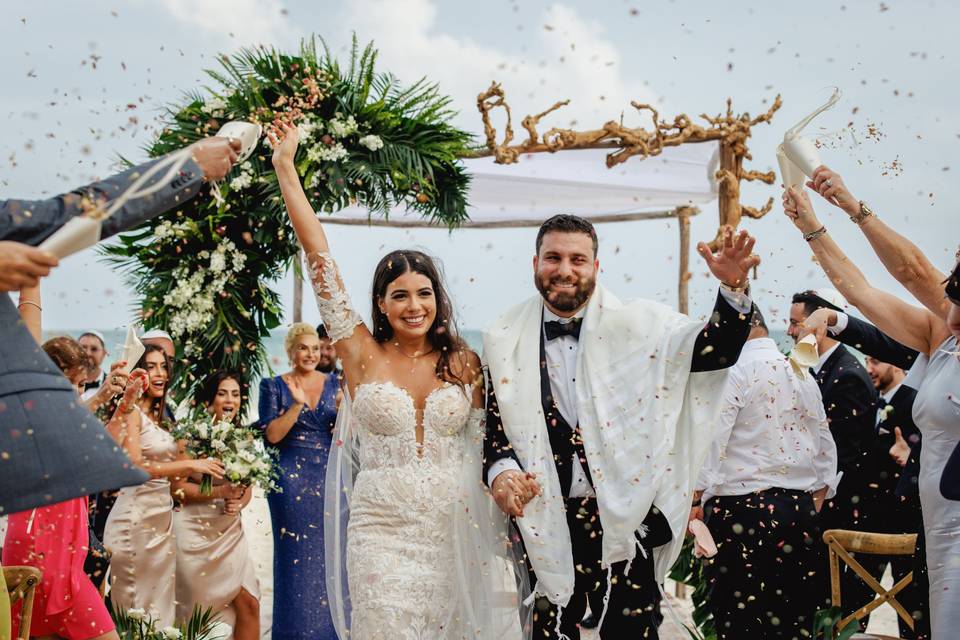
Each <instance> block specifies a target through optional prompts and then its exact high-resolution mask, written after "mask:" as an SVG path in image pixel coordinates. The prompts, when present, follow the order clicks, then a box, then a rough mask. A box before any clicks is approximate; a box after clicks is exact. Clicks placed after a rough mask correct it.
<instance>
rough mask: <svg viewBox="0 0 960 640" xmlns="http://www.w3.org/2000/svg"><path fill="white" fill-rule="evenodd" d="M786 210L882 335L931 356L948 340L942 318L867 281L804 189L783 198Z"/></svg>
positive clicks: (837, 282)
mask: <svg viewBox="0 0 960 640" xmlns="http://www.w3.org/2000/svg"><path fill="white" fill-rule="evenodd" d="M828 197H829V196H828ZM783 208H784V211H785V212H786V214H787V216H788V217H789V218H790V219H791V220H793V223H794V224H795V225H796V226H797V228H798V229H800V231H802V232H803V233H804V235H805V237H807V239H808V243H809V245H810V248H811V249H812V250H813V252H814V254H815V255H816V256H817V260H818V261H819V263H820V266H821V267H822V268H823V270H824V272H826V274H827V276H828V277H829V278H830V281H831V282H833V284H834V286H835V287H836V288H837V290H838V291H840V293H842V294H843V297H844V298H846V299H847V300H848V301H849V302H850V304H852V305H853V306H855V307H857V308H858V309H859V310H860V311H861V312H862V313H863V314H864V315H865V316H866V317H867V319H868V320H870V322H872V323H873V324H875V325H876V326H877V327H878V328H879V329H880V330H881V331H883V332H884V333H886V334H887V335H889V336H890V337H891V338H893V339H894V340H896V341H897V342H900V343H902V344H905V345H907V346H908V347H911V348H913V349H916V350H917V351H922V352H923V353H927V354H929V353H930V352H932V351H933V350H934V349H936V348H937V346H938V345H939V344H940V343H941V342H943V340H945V339H946V338H947V336H948V334H949V332H948V331H947V327H946V324H945V323H944V322H943V320H941V319H940V318H939V317H938V316H936V315H934V314H933V313H932V312H930V311H928V310H927V309H922V308H919V307H915V306H913V305H910V304H907V303H906V302H904V301H903V300H901V299H900V298H898V297H896V296H895V295H892V294H890V293H887V292H886V291H882V290H880V289H877V288H876V287H874V286H872V285H871V284H870V283H869V282H868V281H867V279H866V277H864V275H863V272H861V271H860V269H859V268H857V266H856V265H855V264H854V263H853V262H851V261H850V259H849V258H848V257H847V256H846V254H845V253H844V252H843V250H842V249H840V246H839V245H837V243H836V242H834V240H833V238H831V237H830V235H829V234H828V233H826V229H825V228H824V226H823V225H822V224H820V221H819V220H818V219H817V216H816V214H815V213H814V211H813V206H812V205H811V204H810V198H809V197H808V196H807V194H806V193H805V192H804V191H803V190H802V189H798V188H796V187H790V188H789V189H787V190H786V191H785V192H784V194H783ZM942 295H943V294H942V293H941V296H942Z"/></svg>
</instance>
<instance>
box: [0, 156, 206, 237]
mask: <svg viewBox="0 0 960 640" xmlns="http://www.w3.org/2000/svg"><path fill="white" fill-rule="evenodd" d="M160 160H161V159H157V160H153V161H151V162H147V163H145V164H141V165H138V166H136V167H133V168H131V169H127V170H126V171H124V172H122V173H118V174H116V175H114V176H110V177H109V178H106V179H105V180H101V181H99V182H94V183H93V184H89V185H87V186H85V187H80V188H78V189H75V190H73V191H71V192H70V193H65V194H62V195H59V196H56V197H53V198H47V199H45V200H2V201H0V240H12V241H15V242H22V243H24V244H29V245H33V246H36V245H39V244H40V243H41V242H43V241H44V240H46V239H47V238H48V237H49V236H50V235H52V234H53V232H54V231H56V230H57V229H59V228H60V227H62V226H63V225H64V223H66V222H67V220H69V219H70V218H73V217H75V216H78V215H80V214H82V213H83V212H84V211H85V206H89V205H88V204H86V202H102V201H106V202H109V201H111V200H113V199H114V198H116V197H117V196H119V195H120V194H121V193H123V192H124V191H125V190H126V189H127V187H129V186H130V185H131V184H132V183H133V182H134V181H135V180H136V179H137V178H139V177H140V176H141V175H142V174H143V172H144V171H146V170H148V169H149V168H150V167H152V166H153V165H154V164H156V163H157V162H159V161H160ZM165 173H166V171H160V172H159V173H158V175H156V176H154V178H153V180H152V181H151V182H148V183H147V184H148V185H150V184H155V181H156V180H159V179H161V178H163V177H164V175H163V174H165ZM202 181H203V172H202V171H201V170H200V167H199V166H197V163H196V162H194V161H193V160H189V161H188V162H187V163H186V164H185V165H184V166H183V167H182V168H181V170H180V172H179V174H178V175H176V176H174V178H173V179H172V180H171V181H170V183H169V184H167V185H165V186H164V187H163V188H162V189H160V190H159V191H157V192H156V193H153V194H151V195H149V196H146V197H144V198H140V199H137V200H131V201H129V202H127V203H126V204H125V205H124V206H123V207H121V208H120V210H118V211H117V212H116V213H114V214H113V216H111V217H110V218H109V219H107V220H105V221H104V223H103V231H102V235H101V238H108V237H110V236H112V235H114V234H115V233H118V232H120V231H124V230H126V229H131V228H133V227H136V226H139V225H140V224H142V223H144V222H146V221H147V220H149V219H150V218H153V217H154V216H157V215H159V214H161V213H163V212H165V211H168V210H170V209H173V208H174V207H176V206H178V205H180V204H181V203H184V202H186V201H187V200H189V199H190V198H192V197H193V196H195V195H196V194H197V191H198V190H199V189H200V185H201V183H202ZM85 201H86V202H85Z"/></svg>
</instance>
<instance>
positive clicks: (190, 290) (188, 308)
mask: <svg viewBox="0 0 960 640" xmlns="http://www.w3.org/2000/svg"><path fill="white" fill-rule="evenodd" d="M197 257H198V258H200V259H201V260H209V262H208V264H207V267H206V268H204V267H198V268H197V269H196V270H195V271H193V272H192V273H191V272H190V266H189V265H183V266H181V267H179V268H178V269H177V270H176V271H174V273H173V279H174V281H175V282H176V286H175V287H174V288H173V290H172V291H170V292H169V293H168V294H167V295H165V296H164V297H163V303H164V304H165V305H167V306H168V307H170V308H171V313H170V326H169V328H170V333H171V334H172V335H173V337H174V338H179V337H181V336H184V335H186V334H190V333H195V332H197V331H202V330H203V329H205V328H207V326H209V324H210V322H212V321H213V318H214V314H215V309H216V298H217V294H218V293H219V292H220V291H223V290H224V288H225V287H226V284H227V282H228V281H229V280H230V278H231V277H232V276H233V274H234V273H238V272H240V271H242V270H243V267H244V265H245V264H246V261H247V257H246V256H245V255H244V254H243V253H242V252H241V251H240V250H238V249H237V246H236V245H235V244H234V243H233V241H231V240H228V239H225V240H223V241H222V242H221V243H220V244H219V245H218V246H217V248H216V250H214V251H212V252H210V251H201V252H200V253H199V254H197Z"/></svg>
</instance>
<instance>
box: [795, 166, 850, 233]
mask: <svg viewBox="0 0 960 640" xmlns="http://www.w3.org/2000/svg"><path fill="white" fill-rule="evenodd" d="M806 186H807V187H809V188H810V189H813V190H814V191H816V192H817V193H819V194H820V195H821V196H822V197H823V199H824V200H826V201H827V202H829V203H830V204H832V205H834V206H836V207H839V208H840V209H843V211H844V213H846V214H847V215H848V216H850V217H851V218H853V217H856V216H857V215H859V213H860V201H859V200H857V199H856V198H855V197H854V196H853V194H852V193H850V190H849V189H848V188H847V185H846V184H845V183H844V181H843V177H842V176H841V175H840V174H839V173H837V172H836V171H833V170H832V169H831V168H830V167H827V166H825V165H824V166H819V167H817V168H816V169H815V170H814V171H813V179H812V180H808V181H807V184H806ZM782 199H783V211H784V213H785V214H786V215H787V217H788V218H790V219H791V220H792V221H793V224H795V225H796V226H797V228H798V229H800V231H802V232H803V233H811V232H813V231H817V230H818V229H819V228H820V227H821V226H822V225H821V224H820V221H819V220H818V219H817V215H816V213H814V211H813V205H812V204H811V203H810V198H809V196H807V193H806V192H805V191H804V190H803V189H801V188H798V187H795V186H794V187H791V186H787V187H786V188H785V189H784V190H783V196H782Z"/></svg>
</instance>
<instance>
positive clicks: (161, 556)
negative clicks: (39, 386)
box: [103, 344, 223, 627]
mask: <svg viewBox="0 0 960 640" xmlns="http://www.w3.org/2000/svg"><path fill="white" fill-rule="evenodd" d="M145 349H146V350H145V351H144V353H143V356H142V357H141V358H140V361H139V362H138V363H137V367H139V368H142V369H144V370H145V371H146V372H147V375H148V376H149V384H148V386H147V389H146V392H145V393H144V395H143V397H141V398H140V399H139V400H138V401H137V402H136V403H135V404H134V405H133V406H131V407H129V409H128V410H127V413H126V415H125V416H124V420H123V423H122V425H121V426H120V428H119V429H118V431H117V435H116V437H117V440H118V441H119V442H120V444H121V446H122V447H123V448H124V450H125V451H126V453H127V455H128V456H130V459H131V460H132V461H133V463H134V464H136V465H138V466H139V467H141V468H142V469H143V470H144V471H146V472H147V473H149V474H150V480H147V481H146V482H145V483H143V484H142V485H140V486H137V487H124V488H123V489H121V490H120V493H119V494H118V496H117V501H116V503H115V504H114V505H113V509H112V510H111V511H110V516H109V517H108V518H107V524H106V527H105V531H104V540H103V543H104V545H105V546H106V547H107V548H109V549H110V550H111V551H112V552H113V556H112V557H111V560H110V567H111V569H110V587H111V588H110V598H111V601H112V602H113V604H114V605H119V606H120V607H122V608H123V609H126V610H129V609H143V610H144V611H146V612H147V613H148V614H149V615H150V616H151V617H152V618H153V620H154V621H155V622H156V623H157V626H158V627H166V626H169V625H172V624H174V621H175V619H176V565H177V548H176V544H175V542H174V538H173V498H172V497H171V495H170V481H171V479H177V478H186V477H189V476H190V474H194V473H196V474H201V475H202V474H204V473H208V474H210V475H211V476H213V477H214V478H222V477H223V465H222V464H220V462H219V461H217V460H211V459H204V460H192V459H189V458H186V457H185V456H182V455H181V453H180V450H179V447H178V445H177V442H176V440H174V439H173V436H172V435H170V432H169V431H168V430H167V428H166V427H165V426H164V420H163V412H164V407H165V406H166V396H167V381H168V380H169V373H168V372H169V371H170V364H169V360H168V358H167V355H166V354H165V353H164V351H163V349H162V348H161V347H159V346H157V345H152V344H151V345H145Z"/></svg>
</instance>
